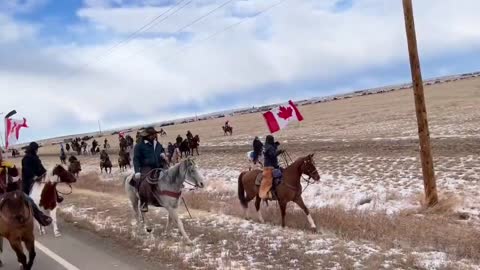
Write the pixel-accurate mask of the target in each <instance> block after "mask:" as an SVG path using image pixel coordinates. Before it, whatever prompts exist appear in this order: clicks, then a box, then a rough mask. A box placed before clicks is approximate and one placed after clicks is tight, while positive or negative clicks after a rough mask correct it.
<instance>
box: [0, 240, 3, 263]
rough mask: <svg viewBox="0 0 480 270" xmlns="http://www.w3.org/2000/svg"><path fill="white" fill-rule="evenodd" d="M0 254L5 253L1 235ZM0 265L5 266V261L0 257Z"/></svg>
mask: <svg viewBox="0 0 480 270" xmlns="http://www.w3.org/2000/svg"><path fill="white" fill-rule="evenodd" d="M0 254H3V237H1V236H0ZM0 267H3V262H2V260H1V259H0Z"/></svg>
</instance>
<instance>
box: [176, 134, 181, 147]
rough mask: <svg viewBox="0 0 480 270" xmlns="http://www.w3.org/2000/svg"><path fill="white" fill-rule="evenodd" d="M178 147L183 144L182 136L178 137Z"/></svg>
mask: <svg viewBox="0 0 480 270" xmlns="http://www.w3.org/2000/svg"><path fill="white" fill-rule="evenodd" d="M176 142H177V145H178V146H180V145H181V144H182V142H183V138H182V137H181V136H178V137H177V139H176Z"/></svg>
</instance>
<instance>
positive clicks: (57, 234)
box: [54, 232, 62, 238]
mask: <svg viewBox="0 0 480 270" xmlns="http://www.w3.org/2000/svg"><path fill="white" fill-rule="evenodd" d="M54 235H55V237H56V238H59V237H62V234H61V233H60V232H56V233H55V234H54Z"/></svg>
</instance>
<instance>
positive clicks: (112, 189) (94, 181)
mask: <svg viewBox="0 0 480 270" xmlns="http://www.w3.org/2000/svg"><path fill="white" fill-rule="evenodd" d="M74 187H76V188H83V189H90V190H94V191H98V192H104V193H123V192H124V191H123V190H124V189H123V184H122V183H121V182H120V181H119V182H105V181H102V180H101V179H100V177H99V175H98V174H97V173H95V172H90V173H84V174H81V175H80V178H79V179H78V181H77V182H76V183H75V185H74Z"/></svg>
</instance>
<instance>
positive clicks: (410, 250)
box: [41, 79, 480, 269]
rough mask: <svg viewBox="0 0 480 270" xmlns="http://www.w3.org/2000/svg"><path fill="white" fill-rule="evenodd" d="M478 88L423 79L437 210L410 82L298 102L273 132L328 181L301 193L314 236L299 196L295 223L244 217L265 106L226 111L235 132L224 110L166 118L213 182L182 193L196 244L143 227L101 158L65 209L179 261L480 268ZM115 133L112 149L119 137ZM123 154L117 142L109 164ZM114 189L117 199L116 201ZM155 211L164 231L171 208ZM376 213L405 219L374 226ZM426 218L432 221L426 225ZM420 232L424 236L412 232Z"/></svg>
mask: <svg viewBox="0 0 480 270" xmlns="http://www.w3.org/2000/svg"><path fill="white" fill-rule="evenodd" d="M478 89H480V80H479V79H470V80H464V81H459V82H455V83H449V84H441V85H435V86H432V87H427V88H426V94H427V105H428V115H429V118H430V131H431V137H432V147H433V154H434V166H435V171H436V178H437V187H438V191H439V195H440V199H441V207H439V209H436V210H432V211H425V210H424V209H423V208H422V205H421V202H422V196H423V181H422V172H421V166H420V161H419V149H418V148H419V146H418V140H417V127H416V119H415V111H414V108H413V97H412V94H411V91H408V90H402V91H397V92H393V93H388V94H384V95H372V96H365V97H357V98H352V99H348V100H341V101H335V102H329V103H322V104H315V105H309V106H304V107H300V110H301V111H302V113H303V114H304V116H305V119H306V120H305V121H304V122H302V123H298V124H293V125H291V126H290V127H289V128H288V129H287V130H285V131H282V132H280V133H278V134H276V135H275V136H276V138H277V139H278V140H279V141H280V142H281V143H282V145H281V147H282V148H284V149H286V150H288V152H289V153H290V154H291V156H292V157H293V158H298V157H300V156H303V155H307V154H309V153H315V161H316V165H317V168H318V170H319V172H320V175H321V180H320V181H319V182H318V183H315V184H313V185H310V186H309V187H308V188H307V189H306V190H305V192H304V194H303V197H304V200H305V202H306V204H307V205H308V207H309V208H310V209H312V210H313V211H312V212H313V213H314V214H315V215H316V216H315V220H316V221H317V222H319V223H321V224H322V226H323V227H324V228H322V227H321V226H320V233H318V234H314V233H310V232H306V231H304V230H303V227H302V226H301V224H300V225H299V223H306V221H305V220H304V216H302V215H298V214H296V211H295V210H296V208H295V207H294V206H293V205H292V206H291V207H290V208H289V209H288V214H287V215H290V216H291V219H298V220H293V221H292V220H291V221H290V223H288V222H287V225H289V226H290V228H288V229H281V228H280V227H279V226H278V224H279V212H278V210H276V209H275V208H274V207H275V206H274V205H273V206H272V205H271V206H270V208H268V209H266V210H265V211H267V213H268V214H269V215H270V223H268V224H265V225H263V224H258V223H257V222H256V221H245V220H242V219H240V218H241V215H239V214H238V210H239V204H238V201H237V199H236V196H237V195H236V192H237V190H236V188H237V178H238V176H239V174H240V172H242V171H244V170H248V168H249V167H250V164H248V161H247V159H246V153H247V151H250V150H251V147H250V144H251V141H252V140H253V138H254V136H264V135H265V134H266V133H267V132H266V128H265V124H264V122H263V119H262V118H261V116H260V115H258V114H256V115H242V116H235V117H232V118H230V119H229V120H230V122H231V124H232V125H233V126H234V131H235V134H234V135H233V136H223V132H222V131H221V129H220V127H221V125H222V124H223V121H224V119H215V120H208V121H201V122H194V123H189V124H185V125H175V126H171V127H168V128H166V131H167V133H168V136H166V137H163V138H161V139H160V140H161V142H162V143H164V144H166V143H167V142H169V141H174V138H175V137H176V135H177V134H182V135H183V134H185V133H186V131H187V130H191V131H192V132H193V133H194V134H199V135H200V137H201V143H200V144H201V146H200V156H199V157H195V158H196V160H197V164H198V166H199V168H200V171H201V173H202V175H203V176H204V177H205V180H206V182H207V186H206V188H204V189H203V190H201V191H195V192H186V193H185V197H186V199H187V200H188V201H189V202H191V203H192V205H193V206H195V208H197V210H194V212H195V214H194V219H192V220H187V222H186V223H187V231H189V232H190V233H191V234H192V236H193V238H194V239H195V246H194V247H193V248H191V247H186V246H185V245H183V243H181V239H180V237H179V235H178V233H174V234H173V236H172V235H168V236H167V235H164V234H162V233H161V232H157V233H154V234H153V235H148V236H145V235H140V234H137V232H136V231H135V230H134V228H133V227H132V224H131V215H130V214H129V213H128V211H127V210H126V209H128V207H127V205H126V201H125V200H124V196H123V195H122V193H121V190H122V180H123V179H124V177H125V176H126V175H127V174H128V173H130V172H131V170H129V171H127V172H119V170H118V168H114V169H113V174H112V175H106V174H105V173H104V174H100V169H99V167H98V164H99V160H98V157H91V156H82V157H80V160H81V162H82V164H83V171H82V173H81V175H82V176H81V178H80V180H79V183H78V185H77V186H81V187H82V189H84V190H83V191H82V192H80V190H77V192H79V193H77V194H75V195H73V196H72V197H68V198H67V201H66V204H65V206H64V208H63V212H64V215H65V216H66V218H67V219H68V220H70V221H71V222H79V223H82V222H83V223H86V224H90V225H89V226H87V225H85V226H86V227H88V228H91V229H94V230H97V231H99V232H101V231H104V232H105V233H107V234H115V235H116V237H118V236H119V235H120V236H124V237H127V238H132V239H135V241H136V243H137V245H138V247H137V248H138V249H141V250H144V252H151V253H155V254H157V255H156V256H158V257H159V258H161V259H163V260H166V261H169V263H171V266H172V267H173V268H181V269H186V268H197V269H205V268H206V269H230V268H238V269H246V268H249V269H271V268H279V267H280V268H281V269H405V268H416V269H418V268H420V269H469V268H471V269H480V267H479V266H478V265H479V262H480V244H477V243H476V241H473V240H472V239H478V238H480V232H479V230H478V226H480V165H479V156H480V135H479V134H480V105H479V104H480V92H479V90H478ZM108 139H109V140H110V142H111V143H110V144H111V145H112V146H115V144H116V138H115V137H114V136H109V137H108ZM97 140H98V141H103V138H99V139H97ZM57 147H58V146H52V147H50V146H49V147H44V148H42V149H41V154H43V157H42V159H43V160H44V162H45V163H47V164H49V165H53V164H55V163H58V158H57V157H56V155H57V154H56V153H57V152H58V149H57ZM117 151H118V150H115V149H112V150H111V151H110V157H111V159H112V161H115V160H116V159H117V158H116V157H117V155H116V152H117ZM114 163H115V162H114ZM85 189H89V190H90V191H92V190H93V191H96V192H97V191H103V192H105V193H101V194H98V193H96V192H91V193H88V192H85ZM112 194H115V195H114V197H115V198H118V200H113V199H111V196H112ZM102 196H104V197H105V198H108V200H103V199H101V197H102ZM92 197H94V198H96V199H97V200H92V199H91V198H92ZM98 201H99V202H102V203H99V202H98ZM105 202H108V203H105ZM119 208H121V209H122V211H119ZM209 211H210V212H209ZM322 215H324V216H327V217H328V218H323V216H322ZM378 215H380V216H378ZM382 215H384V216H382ZM154 216H155V217H154V219H156V220H157V221H158V223H159V224H160V225H158V226H159V227H158V228H159V231H160V229H161V228H162V226H164V225H163V224H164V222H165V215H160V214H158V215H154ZM350 216H351V218H350ZM377 217H381V218H382V220H385V222H386V223H388V222H389V221H392V222H393V221H395V222H398V223H399V224H388V225H385V226H382V224H380V225H378V227H375V226H377V224H376V223H375V222H377V221H376V220H375V219H376V218H377ZM287 220H288V216H287ZM422 221H424V223H425V224H427V225H426V227H421V226H420V227H421V228H419V227H418V226H419V224H422ZM411 222H413V223H411ZM372 224H373V225H372ZM405 224H406V225H405ZM409 224H416V225H414V226H417V227H418V228H417V227H409ZM437 224H438V227H436V226H437ZM374 225H375V226H374ZM337 227H338V228H339V229H337ZM390 227H392V228H394V230H393V231H394V234H393V235H392V232H391V231H390V230H389V228H390ZM415 230H419V231H418V233H419V234H422V237H419V238H418V239H416V238H415V237H414V236H412V235H411V234H410V231H415ZM352 232H353V233H352ZM395 233H397V234H398V235H395ZM441 233H443V234H441ZM384 236H385V237H384ZM387 236H388V237H387ZM430 236H432V237H430ZM475 250H476V251H475ZM159 253H162V254H163V255H160V254H159ZM164 253H165V254H164Z"/></svg>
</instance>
